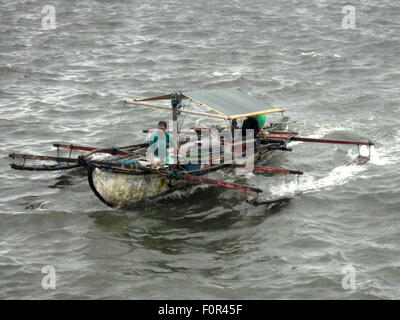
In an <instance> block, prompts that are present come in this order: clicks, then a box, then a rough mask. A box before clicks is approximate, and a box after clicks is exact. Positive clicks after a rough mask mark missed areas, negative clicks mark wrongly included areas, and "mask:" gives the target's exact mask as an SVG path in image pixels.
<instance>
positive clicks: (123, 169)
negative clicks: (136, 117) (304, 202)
mask: <svg viewBox="0 0 400 320" xmlns="http://www.w3.org/2000/svg"><path fill="white" fill-rule="evenodd" d="M158 100H171V107H169V106H165V105H162V104H158V105H156V104H153V103H149V102H148V101H158ZM126 104H129V105H133V106H140V107H149V108H157V109H162V110H168V111H170V112H172V120H173V134H174V135H173V136H174V138H175V139H177V140H178V139H179V142H180V145H181V149H182V146H184V145H186V147H188V146H189V148H186V150H190V151H189V152H187V153H186V154H185V159H186V161H180V157H179V155H175V158H173V159H174V161H173V162H172V163H167V164H160V165H157V166H154V165H152V164H151V163H150V162H149V161H148V158H147V157H145V156H146V152H147V150H148V147H149V143H148V142H144V143H140V144H135V145H129V146H124V147H116V146H113V147H106V148H104V147H103V148H101V147H99V148H96V147H88V146H79V145H73V144H59V143H57V144H54V147H56V148H57V156H41V155H28V154H16V153H12V154H10V155H9V156H10V157H11V158H13V159H23V163H15V160H14V161H13V163H12V164H11V168H13V169H16V170H31V171H57V170H68V169H75V168H86V169H87V173H88V175H87V176H88V182H89V185H90V187H91V189H92V190H93V192H94V194H95V195H96V196H97V197H98V198H99V199H100V200H101V201H102V202H103V203H105V204H106V205H108V206H110V207H124V206H130V205H134V204H135V203H136V202H137V201H141V200H147V199H154V198H156V197H159V196H161V195H165V194H167V193H169V192H171V191H174V190H176V189H178V188H184V187H187V186H189V185H191V184H196V183H205V184H211V185H216V186H221V187H227V188H234V189H239V190H243V191H244V192H245V198H246V200H247V201H248V202H249V203H251V204H254V205H260V204H267V203H273V202H276V201H281V200H286V199H290V198H292V197H294V196H295V195H296V194H295V195H294V194H289V195H284V196H279V197H274V196H272V195H267V194H265V193H264V192H263V190H261V189H259V188H256V187H253V186H248V185H242V184H237V183H231V182H225V181H221V180H219V179H218V177H220V175H219V172H220V171H224V172H226V171H232V170H234V169H243V168H245V167H246V166H247V164H248V163H251V164H262V163H264V162H266V160H267V159H268V157H269V155H270V154H271V153H272V152H275V151H277V150H278V151H292V149H291V148H289V147H288V144H289V143H290V142H292V141H303V142H316V143H335V144H349V145H356V146H357V147H358V150H360V148H359V147H360V146H362V145H365V146H367V147H368V148H369V149H370V147H371V146H372V145H373V143H372V142H370V141H368V142H360V141H343V140H327V139H314V138H304V137H299V136H298V133H297V132H293V131H290V130H289V128H288V126H289V124H290V123H293V122H290V121H289V118H288V117H286V116H285V115H284V111H285V110H284V109H282V108H275V109H269V108H268V107H267V105H266V104H265V103H264V102H262V101H260V100H258V99H256V98H255V97H253V96H252V95H250V94H248V93H246V92H243V91H242V90H240V89H218V90H197V91H188V92H174V93H170V94H164V95H160V96H155V97H149V98H142V99H127V100H125V101H124V108H125V105H126ZM193 104H194V105H196V106H198V107H201V108H203V109H206V111H207V112H200V111H195V110H189V109H190V108H189V107H190V106H192V105H193ZM123 110H124V109H123ZM273 113H278V114H279V113H280V114H281V118H280V119H279V121H276V122H267V123H265V124H263V126H262V128H261V129H260V130H259V132H258V134H257V135H256V136H254V138H251V139H250V138H249V136H247V139H246V141H242V135H240V137H239V136H237V135H236V136H235V133H234V129H235V128H236V121H237V120H238V119H243V118H249V117H258V116H260V115H266V114H273ZM182 114H192V115H195V116H201V117H210V118H214V119H220V120H221V121H225V122H227V123H225V125H218V126H216V125H214V126H212V127H209V128H193V129H194V130H193V131H190V132H185V131H183V130H180V128H178V125H177V119H178V116H181V115H182ZM143 131H144V132H146V133H149V132H150V130H143ZM215 133H217V136H218V137H219V139H220V141H222V145H221V146H222V148H221V149H222V150H218V149H217V152H214V151H215V149H214V148H213V147H212V143H211V141H212V136H213V134H214V137H215ZM191 134H193V135H194V136H195V137H196V139H195V140H193V139H190V138H189V137H188V136H190V135H191ZM229 135H230V136H231V137H234V139H233V140H231V141H228V139H224V137H227V136H229ZM185 136H186V139H181V138H184V137H185ZM249 146H250V147H249ZM253 146H254V148H253ZM60 149H68V150H69V156H68V157H61V156H60V154H59V151H60ZM74 150H78V151H84V152H85V153H83V154H80V155H79V156H78V157H75V158H74V157H72V151H74ZM250 151H251V152H250ZM228 153H231V155H233V159H232V161H227V159H230V158H229V157H226V155H227V154H228ZM99 155H104V156H103V157H99ZM235 155H237V157H235ZM369 158H370V152H369V155H368V156H361V155H360V153H359V154H358V157H357V158H356V159H354V161H353V162H352V163H355V164H364V163H366V162H367V161H368V160H369ZM27 160H39V161H45V162H55V164H47V163H46V164H41V165H37V164H34V165H27V164H26V161H27ZM251 167H252V170H253V172H254V173H268V174H285V175H286V174H294V175H301V174H303V172H301V171H299V170H290V169H282V168H270V167H267V166H262V165H254V166H253V165H252V166H251Z"/></svg>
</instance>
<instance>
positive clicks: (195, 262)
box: [0, 0, 400, 299]
mask: <svg viewBox="0 0 400 320" xmlns="http://www.w3.org/2000/svg"><path fill="white" fill-rule="evenodd" d="M48 4H49V5H53V6H54V8H55V10H56V29H51V30H43V29H42V18H43V17H44V14H42V13H41V10H42V8H43V6H44V4H43V3H42V2H40V1H19V2H18V3H15V2H9V1H1V4H0V21H1V22H0V23H1V28H0V127H1V131H0V143H1V150H0V179H1V181H2V183H1V186H0V194H1V197H0V217H1V224H0V288H1V289H0V298H2V299H100V298H109V299H117V298H122V299H154V298H155V299H180V298H182V299H186V298H193V299H214V298H215V299H217V298H218V299H398V298H400V287H399V283H400V282H399V280H400V258H399V257H400V249H399V246H398V244H399V241H400V233H399V232H398V230H399V227H400V216H399V213H400V200H399V199H400V197H399V195H400V183H399V165H398V161H399V158H400V147H399V145H400V129H399V116H400V111H399V103H398V97H399V93H400V89H399V88H400V86H399V84H400V68H399V66H400V65H399V59H398V57H399V55H400V36H399V34H400V33H399V31H400V28H399V27H400V25H399V22H398V15H399V13H400V4H399V3H398V2H396V1H388V0H386V1H377V0H369V1H355V2H353V3H352V4H353V5H354V6H355V9H356V29H347V30H346V29H343V28H342V27H341V23H342V19H343V16H344V15H343V14H342V13H341V10H342V7H343V6H344V5H347V4H348V3H347V2H345V1H339V2H337V1H336V2H334V1H286V2H282V3H277V2H276V1H250V0H245V1H212V0H205V1H201V2H198V3H193V2H192V1H190V2H189V1H185V2H183V3H181V2H178V1H168V2H159V1H152V0H150V1H145V2H136V3H132V2H131V1H117V2H109V1H89V0H87V1H79V2H65V1H49V2H48ZM237 86H240V87H241V88H244V89H245V90H249V91H251V92H252V93H253V94H254V95H255V96H257V97H259V98H261V99H263V100H265V101H267V102H268V103H270V104H271V106H273V107H284V108H286V109H287V113H286V114H287V115H288V116H290V118H291V119H292V120H297V123H295V124H293V125H292V127H291V129H293V130H296V131H298V132H299V133H300V134H301V135H302V136H309V137H324V138H335V139H355V140H368V139H371V140H372V141H373V142H375V148H374V149H373V150H372V160H371V161H370V162H369V163H368V164H366V165H364V166H362V167H360V166H346V163H348V162H349V161H350V160H351V159H353V158H355V156H356V155H357V151H356V150H355V149H353V148H351V147H348V146H342V145H316V144H307V143H297V142H296V143H293V144H292V147H293V152H291V153H288V152H287V153H279V152H277V153H275V154H274V155H273V156H272V158H271V159H270V162H269V164H270V165H271V166H272V167H288V168H297V169H299V170H302V171H305V175H304V176H302V177H301V179H300V182H299V184H297V181H296V180H292V179H288V181H287V182H286V184H285V181H284V178H283V177H274V178H269V177H268V178H265V177H260V176H254V175H249V176H248V177H246V178H244V180H245V181H244V182H246V183H247V184H250V185H253V186H257V187H260V188H262V189H265V190H268V191H270V192H272V193H275V194H284V193H285V192H293V191H296V190H299V191H302V192H303V194H302V195H301V196H299V197H297V198H295V199H293V200H291V201H289V202H283V203H279V204H275V205H272V206H259V207H253V206H250V205H248V204H247V203H245V202H244V201H243V195H242V194H241V193H240V192H238V191H234V190H221V189H219V188H217V187H204V186H199V187H195V188H192V189H190V190H188V191H187V192H177V193H174V194H173V195H172V196H171V197H169V198H165V199H161V200H159V201H156V202H151V203H147V204H144V205H140V206H138V207H136V208H132V209H129V210H115V209H109V208H107V207H105V206H104V205H103V204H102V203H101V202H100V201H99V200H98V199H97V198H96V197H95V196H94V194H93V193H92V192H91V190H90V188H89V186H88V183H87V180H86V177H85V172H84V171H82V170H75V171H71V172H63V173H48V172H47V173H32V172H24V171H13V170H11V169H10V168H9V163H10V159H9V158H8V154H9V153H11V152H22V153H33V154H55V153H54V148H52V144H53V143H55V142H69V143H75V144H81V145H90V146H111V145H113V143H114V139H115V134H116V131H117V125H118V122H119V119H120V115H121V109H122V100H123V99H125V98H132V97H144V96H149V95H152V94H162V93H166V92H172V91H175V90H184V89H211V88H232V87H237ZM169 117H170V115H169V114H168V113H165V112H164V111H161V110H156V111H153V110H149V109H139V108H136V107H130V108H129V109H128V110H127V111H126V112H124V114H123V117H122V122H121V126H120V131H119V135H118V137H117V142H116V143H117V144H118V145H126V144H133V143H136V142H141V141H143V139H144V138H145V137H144V134H142V133H141V130H142V129H145V128H148V127H153V125H155V124H156V123H157V121H158V120H169ZM196 121H197V123H198V124H203V125H208V124H210V120H209V119H200V120H198V119H196V118H193V117H191V116H187V117H186V118H185V123H188V124H189V125H190V123H193V122H196ZM361 151H362V153H363V154H366V153H367V150H365V149H363V150H361ZM228 178H229V179H231V177H228ZM230 181H233V180H232V179H231V180H230ZM239 181H243V178H242V179H239ZM45 265H52V266H54V268H55V271H56V289H55V290H45V289H43V288H42V286H41V282H42V279H43V277H44V276H45V274H42V273H41V270H42V267H43V266H45ZM349 265H351V266H353V268H354V270H355V272H356V274H355V275H356V278H355V279H356V281H355V289H349V290H346V289H344V288H343V287H342V280H343V277H344V276H345V274H344V273H343V272H342V271H343V270H344V269H343V268H344V267H346V266H349Z"/></svg>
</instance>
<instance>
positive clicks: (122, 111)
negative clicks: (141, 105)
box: [113, 101, 126, 146]
mask: <svg viewBox="0 0 400 320" xmlns="http://www.w3.org/2000/svg"><path fill="white" fill-rule="evenodd" d="M125 105H126V101H124V104H123V106H122V110H121V115H120V117H119V122H118V126H117V132H116V134H115V138H114V144H113V146H115V145H116V143H117V138H118V135H119V127H120V125H121V120H122V115H123V114H124V110H125Z"/></svg>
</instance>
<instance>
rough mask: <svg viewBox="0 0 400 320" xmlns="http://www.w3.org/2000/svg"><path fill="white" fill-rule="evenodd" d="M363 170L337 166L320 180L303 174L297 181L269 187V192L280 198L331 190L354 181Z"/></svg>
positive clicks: (355, 166)
mask: <svg viewBox="0 0 400 320" xmlns="http://www.w3.org/2000/svg"><path fill="white" fill-rule="evenodd" d="M365 170H366V168H365V167H364V166H359V165H355V164H351V165H341V166H338V167H336V168H334V169H333V170H331V171H330V172H329V174H328V175H327V176H325V177H322V178H319V177H317V176H315V175H313V174H312V173H305V174H304V175H303V176H302V177H300V179H299V180H293V181H290V182H288V183H285V184H283V185H279V186H271V187H270V192H271V194H272V195H273V196H282V195H288V194H289V195H291V194H293V195H296V194H303V193H310V192H318V191H322V190H331V189H333V188H335V187H337V186H341V185H344V184H346V183H349V182H350V181H353V180H355V179H356V177H357V175H358V174H359V173H361V172H363V171H365Z"/></svg>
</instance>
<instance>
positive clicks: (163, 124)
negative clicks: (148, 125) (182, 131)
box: [158, 121, 167, 131]
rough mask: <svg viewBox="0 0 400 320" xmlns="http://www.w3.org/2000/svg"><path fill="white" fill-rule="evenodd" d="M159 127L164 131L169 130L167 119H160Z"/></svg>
mask: <svg viewBox="0 0 400 320" xmlns="http://www.w3.org/2000/svg"><path fill="white" fill-rule="evenodd" d="M158 129H161V130H163V131H165V130H167V123H166V122H165V121H160V122H159V123H158Z"/></svg>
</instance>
